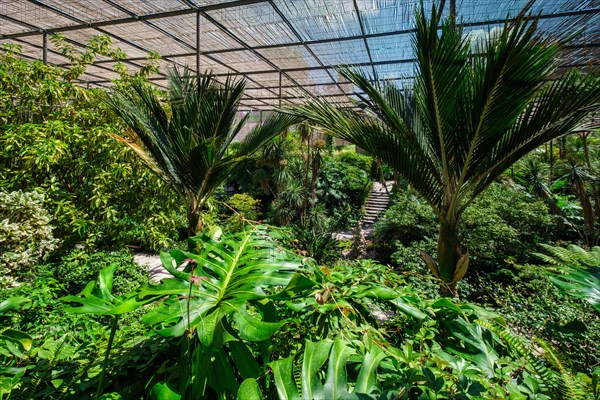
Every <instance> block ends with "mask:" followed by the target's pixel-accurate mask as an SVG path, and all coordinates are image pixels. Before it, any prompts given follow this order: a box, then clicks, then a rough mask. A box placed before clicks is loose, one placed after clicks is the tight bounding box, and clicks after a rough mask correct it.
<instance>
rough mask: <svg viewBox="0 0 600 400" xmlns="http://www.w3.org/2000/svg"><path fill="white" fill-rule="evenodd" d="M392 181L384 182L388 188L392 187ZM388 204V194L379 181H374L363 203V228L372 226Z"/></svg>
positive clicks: (367, 228) (366, 228)
mask: <svg viewBox="0 0 600 400" xmlns="http://www.w3.org/2000/svg"><path fill="white" fill-rule="evenodd" d="M392 183H393V182H392V181H388V182H386V186H387V187H388V190H391V189H392ZM389 204H390V196H389V195H388V193H387V192H386V190H385V187H384V186H383V185H382V184H381V183H380V182H375V183H374V184H373V188H372V189H371V194H370V195H369V199H368V200H367V204H366V205H365V216H364V217H363V230H368V231H369V233H370V230H371V229H370V228H372V227H373V224H374V223H375V221H377V220H378V219H379V217H380V215H381V214H382V213H383V212H384V211H385V210H386V209H387V208H388V206H389Z"/></svg>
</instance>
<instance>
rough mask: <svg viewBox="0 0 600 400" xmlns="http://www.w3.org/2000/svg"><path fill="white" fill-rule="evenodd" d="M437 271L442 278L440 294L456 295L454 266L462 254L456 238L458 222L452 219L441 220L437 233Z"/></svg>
mask: <svg viewBox="0 0 600 400" xmlns="http://www.w3.org/2000/svg"><path fill="white" fill-rule="evenodd" d="M437 253H438V271H439V277H440V279H441V280H442V283H441V285H440V295H441V296H444V297H458V288H457V282H455V279H454V276H455V272H456V266H457V264H458V261H459V260H460V258H461V256H462V252H461V251H460V240H459V238H458V223H457V221H456V219H455V220H454V221H441V222H440V230H439V235H438V246H437Z"/></svg>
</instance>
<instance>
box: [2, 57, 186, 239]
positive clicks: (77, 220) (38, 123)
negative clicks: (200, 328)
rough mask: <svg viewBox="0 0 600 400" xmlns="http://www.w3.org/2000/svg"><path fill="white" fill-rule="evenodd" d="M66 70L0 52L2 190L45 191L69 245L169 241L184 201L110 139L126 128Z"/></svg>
mask: <svg viewBox="0 0 600 400" xmlns="http://www.w3.org/2000/svg"><path fill="white" fill-rule="evenodd" d="M66 72H68V70H65V69H62V68H59V67H50V66H46V65H45V64H43V63H41V62H27V61H25V60H23V59H21V58H19V57H18V56H17V55H16V54H15V53H14V52H4V53H0V86H1V87H2V88H3V89H6V90H7V91H6V93H7V94H8V95H7V96H4V93H0V123H2V125H1V126H0V187H2V188H4V189H5V190H7V191H17V190H24V191H38V192H40V193H43V194H44V206H45V207H46V209H47V210H48V212H49V213H50V214H51V215H52V216H53V217H54V218H55V220H54V225H55V228H56V229H55V231H54V235H55V236H56V237H58V238H60V239H61V243H62V245H64V246H66V247H69V246H73V245H75V244H77V243H84V242H85V243H86V244H88V245H89V246H90V247H95V246H106V247H110V246H114V245H119V244H124V243H132V242H137V243H139V244H142V245H144V246H146V247H149V248H152V249H160V248H162V247H165V246H166V245H169V244H170V243H172V241H173V240H176V239H177V234H176V232H177V228H178V225H179V223H181V222H183V221H185V212H182V210H181V201H180V200H181V199H179V198H178V196H177V195H175V194H174V193H173V192H172V191H171V190H170V189H169V188H168V186H167V185H166V184H165V183H164V182H163V181H161V180H160V178H159V177H157V176H156V175H155V174H154V173H152V172H150V171H148V170H147V169H146V168H144V167H143V166H142V163H141V162H139V160H137V158H136V157H135V154H134V153H133V152H132V151H130V150H128V149H127V148H125V146H123V145H122V144H120V143H118V142H117V141H116V140H113V139H112V138H111V137H110V136H109V135H114V134H121V133H122V132H123V127H122V126H120V125H119V124H118V123H116V122H115V120H114V118H113V117H112V116H111V115H110V114H109V112H108V110H106V108H105V107H103V106H102V105H98V103H97V101H96V100H97V98H96V95H97V94H98V92H97V90H91V89H84V88H81V87H80V86H78V85H76V83H74V82H72V81H65V80H64V77H63V74H65V73H66ZM23 88H28V90H22V89H23ZM0 92H2V91H0ZM15 96H16V100H15V99H13V97H15ZM13 103H15V104H13Z"/></svg>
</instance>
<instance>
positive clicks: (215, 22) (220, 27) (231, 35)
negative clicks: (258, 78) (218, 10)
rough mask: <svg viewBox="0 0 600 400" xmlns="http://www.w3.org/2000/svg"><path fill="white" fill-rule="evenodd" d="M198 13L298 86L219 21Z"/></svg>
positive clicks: (280, 69)
mask: <svg viewBox="0 0 600 400" xmlns="http://www.w3.org/2000/svg"><path fill="white" fill-rule="evenodd" d="M200 13H201V14H202V16H203V17H204V18H206V19H207V20H208V21H209V22H210V23H212V24H213V25H215V26H216V27H217V28H219V29H220V30H221V32H223V33H225V34H226V35H228V36H229V37H231V38H232V39H233V40H235V41H236V42H238V43H239V44H240V45H241V46H243V47H244V48H245V49H246V50H248V51H250V52H251V53H252V54H254V55H255V56H256V57H257V58H259V59H260V60H262V61H264V62H265V63H266V64H268V65H269V66H270V67H271V68H273V69H274V70H275V71H277V72H280V73H282V74H283V75H284V76H285V77H286V78H287V79H288V80H289V81H291V82H292V83H294V84H296V85H298V83H297V82H296V81H295V80H294V79H293V78H292V77H291V76H289V75H288V74H287V73H285V72H284V70H283V69H282V68H279V67H278V66H277V65H275V64H273V62H271V61H270V60H269V59H267V58H266V57H265V56H263V55H262V54H260V53H259V52H257V51H256V50H254V49H253V48H252V47H250V46H248V44H246V42H244V41H243V40H241V39H240V38H238V37H237V35H235V34H234V33H233V32H231V31H230V30H229V29H227V27H226V26H224V25H223V24H221V23H220V22H219V21H217V20H216V19H214V18H213V17H211V16H210V15H208V14H207V13H206V12H204V11H200ZM275 71H271V72H275ZM298 88H299V89H301V90H302V87H301V86H300V85H298ZM305 92H306V91H305ZM306 93H307V94H309V93H308V92H306Z"/></svg>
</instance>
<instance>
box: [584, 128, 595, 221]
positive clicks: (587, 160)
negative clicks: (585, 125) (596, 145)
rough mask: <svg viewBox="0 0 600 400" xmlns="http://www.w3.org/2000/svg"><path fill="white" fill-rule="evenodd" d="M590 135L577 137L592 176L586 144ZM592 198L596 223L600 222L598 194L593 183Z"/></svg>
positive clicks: (585, 134)
mask: <svg viewBox="0 0 600 400" xmlns="http://www.w3.org/2000/svg"><path fill="white" fill-rule="evenodd" d="M589 135H590V133H589V132H586V133H584V134H580V135H579V136H580V137H581V143H582V145H583V156H584V157H585V164H586V165H587V167H588V171H589V172H590V174H591V175H594V172H595V171H594V169H593V168H592V163H591V161H590V150H589V148H588V143H587V138H588V136H589ZM592 198H593V199H594V208H595V210H596V219H597V220H598V222H600V194H599V193H598V190H596V187H595V185H594V183H592Z"/></svg>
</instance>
